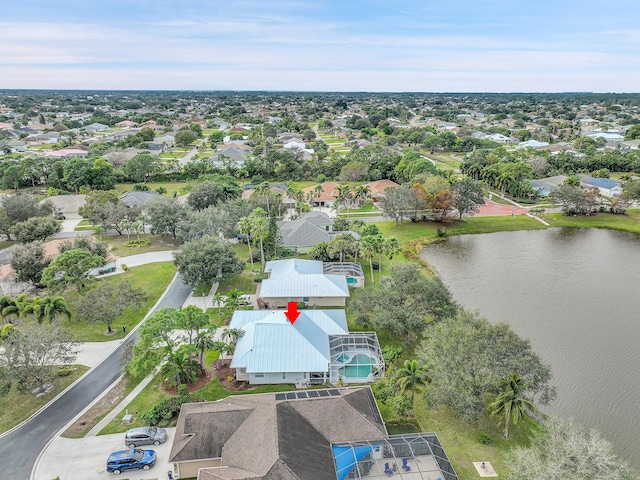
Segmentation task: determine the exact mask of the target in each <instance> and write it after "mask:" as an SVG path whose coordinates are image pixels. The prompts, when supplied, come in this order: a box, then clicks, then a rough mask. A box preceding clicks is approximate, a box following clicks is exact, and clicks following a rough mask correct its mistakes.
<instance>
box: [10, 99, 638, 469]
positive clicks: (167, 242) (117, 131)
mask: <svg viewBox="0 0 640 480" xmlns="http://www.w3.org/2000/svg"><path fill="white" fill-rule="evenodd" d="M0 188H1V190H2V191H1V192H0V195H1V196H0V235H1V238H0V243H1V245H0V248H1V249H0V289H1V290H2V291H1V292H0V318H1V320H0V322H1V323H0V449H1V448H3V442H4V443H5V444H6V448H9V446H11V448H13V449H14V450H15V451H16V452H17V453H16V457H15V458H13V456H12V458H11V459H8V460H6V462H5V457H4V455H3V461H2V462H0V463H5V465H0V477H1V478H32V479H34V480H54V479H58V480H75V479H93V478H110V476H111V475H113V474H115V475H122V478H126V479H129V480H144V479H167V478H168V479H197V480H258V479H265V480H279V479H283V480H315V479H318V480H336V479H337V480H344V479H365V478H366V479H381V478H387V477H391V478H397V479H404V480H427V479H429V480H458V479H460V480H472V479H476V478H484V477H498V478H505V479H517V478H543V477H534V476H532V475H531V474H530V472H528V471H526V470H522V469H520V468H524V467H521V465H525V464H526V465H528V464H529V463H536V462H538V461H539V462H550V463H553V462H559V463H562V460H561V456H562V455H566V456H567V457H571V458H574V459H575V458H576V456H578V457H579V456H580V455H583V454H578V453H575V452H569V451H567V452H564V451H562V452H556V453H557V455H556V456H555V457H554V456H553V455H551V457H553V458H551V459H550V460H549V459H548V458H547V457H549V455H548V452H546V451H542V450H546V449H547V448H548V445H553V441H556V442H558V443H562V442H561V441H559V440H557V439H556V438H553V435H554V434H556V435H558V436H559V437H560V438H566V437H562V436H563V435H575V439H574V440H575V443H572V442H566V443H567V444H571V445H574V444H575V445H582V443H580V442H583V441H584V442H588V436H587V434H585V433H584V432H582V431H581V430H580V429H579V428H578V427H577V426H576V425H574V424H573V423H571V421H569V420H563V419H557V418H555V417H552V416H550V417H547V415H546V413H545V407H547V406H549V405H552V404H553V402H554V400H555V399H556V398H557V396H558V395H561V394H562V393H561V392H559V393H557V392H556V388H555V384H554V379H553V376H552V372H551V368H550V366H549V365H548V364H547V363H546V362H545V360H544V359H543V358H542V357H541V356H540V355H539V354H538V353H537V352H536V351H535V350H534V348H533V346H532V345H531V343H530V342H529V341H528V340H527V339H524V338H521V337H520V336H518V335H517V334H516V333H515V331H513V330H512V329H511V327H509V326H508V325H507V324H506V323H494V322H492V321H489V320H487V319H486V318H484V317H482V316H481V315H480V314H479V313H478V312H477V311H475V312H474V311H471V310H468V309H466V308H465V307H464V306H462V305H461V304H460V303H458V301H457V300H456V299H455V298H454V297H453V295H452V293H451V292H450V290H449V288H448V287H447V285H446V284H445V283H444V282H443V281H442V280H441V279H440V278H439V276H438V273H437V272H436V271H435V269H434V268H432V267H431V266H430V265H429V264H428V260H425V257H424V255H422V252H423V249H424V248H425V247H426V246H427V245H428V244H433V243H437V242H445V241H446V240H445V239H446V238H447V237H449V236H455V235H463V234H469V233H491V232H500V231H508V230H536V229H548V228H552V227H560V226H562V227H567V226H568V227H593V226H597V227H603V228H616V229H618V230H627V231H631V232H638V230H639V229H638V226H637V225H638V224H639V222H638V219H639V218H638V215H639V213H638V210H637V202H638V201H639V200H640V96H638V95H626V94H588V93H585V94H526V95H525V94H502V95H498V94H480V93H478V94H418V93H416V94H367V93H286V92H283V93H278V92H272V93H266V92H247V93H243V92H225V91H219V92H163V91H155V92H154V91H149V92H136V91H131V92H126V91H121V92H108V91H44V90H43V91H27V90H24V91H18V90H5V91H0ZM501 320H502V319H501ZM63 392H64V393H63ZM30 428H33V429H37V431H39V432H45V433H41V434H38V435H35V434H33V433H29V431H27V430H28V429H30ZM34 431H36V430H34ZM34 437H38V438H34ZM545 442H549V443H548V444H547V443H545ZM576 448H578V447H576ZM603 448H604V447H603ZM607 448H608V447H607ZM584 451H586V449H585V450H584ZM607 452H609V453H610V450H607ZM609 453H608V454H609ZM7 458H8V457H7ZM531 458H535V459H537V460H536V462H529V463H527V461H525V460H527V459H531ZM616 462H619V463H616ZM605 463H606V462H605ZM607 465H609V464H608V463H607ZM611 465H614V467H615V468H616V469H618V470H616V471H617V472H620V471H622V472H625V474H626V472H631V470H630V467H627V465H626V464H625V463H624V462H622V461H621V460H620V461H619V460H618V459H617V457H616V459H615V461H612V463H611ZM614 467H611V468H612V469H614ZM545 468H546V467H545ZM549 468H551V466H550V467H549ZM545 471H550V470H545ZM522 472H525V473H522ZM629 475H631V473H629ZM605 476H606V475H604V474H603V476H602V477H599V478H605ZM545 478H547V477H545ZM548 478H551V477H548ZM554 478H555V477H554ZM557 478H560V477H557ZM563 478H579V477H563ZM606 478H625V479H626V478H635V477H632V476H619V477H617V476H616V477H614V476H611V477H606Z"/></svg>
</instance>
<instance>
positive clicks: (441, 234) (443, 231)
mask: <svg viewBox="0 0 640 480" xmlns="http://www.w3.org/2000/svg"><path fill="white" fill-rule="evenodd" d="M446 236H447V227H438V237H440V238H444V237H446Z"/></svg>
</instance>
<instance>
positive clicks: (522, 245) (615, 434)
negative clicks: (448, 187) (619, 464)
mask: <svg viewBox="0 0 640 480" xmlns="http://www.w3.org/2000/svg"><path fill="white" fill-rule="evenodd" d="M421 258H422V259H423V260H425V261H427V262H428V263H429V264H430V265H431V266H433V267H434V268H435V270H436V271H437V272H438V274H439V275H440V277H441V278H442V280H443V281H444V282H445V283H446V284H447V285H448V286H449V288H450V290H451V293H452V294H453V296H454V298H455V299H456V300H457V301H458V302H459V303H461V304H462V305H463V306H465V307H466V308H468V309H471V310H479V311H480V313H481V314H482V315H483V316H485V317H487V318H489V319H490V320H491V321H504V322H507V323H509V324H510V325H511V326H512V327H513V329H514V330H515V331H516V332H517V333H518V334H519V335H521V336H523V337H525V338H528V339H530V340H531V343H532V345H533V347H534V349H535V350H536V351H537V352H539V353H540V355H541V356H542V357H543V359H544V361H546V362H547V363H549V364H550V365H551V367H552V370H553V373H554V384H555V385H556V386H557V388H558V399H557V400H556V401H555V402H554V403H553V404H552V405H550V406H549V407H545V409H544V410H545V411H546V412H548V413H552V414H556V415H559V416H563V417H573V418H574V419H575V420H577V421H578V422H579V423H581V424H582V425H583V426H585V427H588V428H597V429H598V430H599V431H600V432H601V433H602V434H603V436H604V437H606V438H607V439H608V440H610V441H611V442H612V443H613V444H614V446H615V451H616V453H618V454H619V455H620V456H622V457H623V458H624V459H625V460H627V461H628V462H629V463H630V464H631V465H632V466H634V467H635V469H636V470H638V471H640V408H639V407H638V405H640V403H639V401H638V400H639V399H640V375H639V371H640V370H639V367H640V355H639V353H638V348H639V345H640V328H638V320H639V318H638V307H639V304H638V294H639V293H640V276H639V275H638V273H639V268H638V266H639V265H640V236H639V235H637V234H631V233H626V232H616V231H610V230H597V229H569V228H555V229H549V230H533V231H521V232H501V233H493V234H486V235H465V236H459V237H451V238H449V239H447V240H446V241H445V242H442V243H438V244H434V245H430V246H428V247H427V248H426V249H425V250H424V251H423V252H422V253H421Z"/></svg>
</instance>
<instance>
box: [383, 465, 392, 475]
mask: <svg viewBox="0 0 640 480" xmlns="http://www.w3.org/2000/svg"><path fill="white" fill-rule="evenodd" d="M384 473H386V474H387V475H393V470H391V468H389V462H387V463H385V464H384Z"/></svg>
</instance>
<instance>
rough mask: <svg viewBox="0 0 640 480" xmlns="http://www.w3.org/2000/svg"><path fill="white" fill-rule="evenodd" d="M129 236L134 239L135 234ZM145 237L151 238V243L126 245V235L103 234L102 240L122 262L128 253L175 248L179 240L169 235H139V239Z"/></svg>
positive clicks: (124, 261)
mask: <svg viewBox="0 0 640 480" xmlns="http://www.w3.org/2000/svg"><path fill="white" fill-rule="evenodd" d="M131 238H132V239H133V240H135V236H132V237H131ZM145 238H146V239H148V240H151V243H149V245H142V246H127V245H125V244H126V243H127V242H128V241H129V239H128V238H127V236H126V235H105V236H104V238H103V239H102V241H103V242H107V244H108V245H109V250H110V251H111V252H112V253H113V254H115V255H116V256H117V257H118V258H119V259H120V260H122V262H123V263H127V262H126V260H123V258H124V257H128V256H130V255H138V254H139V253H149V252H164V251H166V250H175V249H176V248H178V245H180V242H179V241H178V240H174V239H173V238H171V237H170V236H162V235H149V234H147V235H142V236H140V239H141V240H143V239H145Z"/></svg>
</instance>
